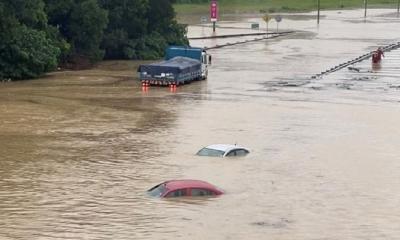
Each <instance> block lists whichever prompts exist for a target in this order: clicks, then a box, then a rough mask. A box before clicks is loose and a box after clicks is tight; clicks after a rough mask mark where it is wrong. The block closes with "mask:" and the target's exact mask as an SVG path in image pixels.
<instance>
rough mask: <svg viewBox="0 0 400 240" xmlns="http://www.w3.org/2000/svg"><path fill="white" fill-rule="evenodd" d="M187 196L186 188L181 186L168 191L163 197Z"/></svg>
mask: <svg viewBox="0 0 400 240" xmlns="http://www.w3.org/2000/svg"><path fill="white" fill-rule="evenodd" d="M185 196H188V194H187V189H186V188H183V189H177V190H173V191H170V192H168V193H167V194H166V195H165V197H166V198H171V197H185Z"/></svg>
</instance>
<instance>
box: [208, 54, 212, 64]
mask: <svg viewBox="0 0 400 240" xmlns="http://www.w3.org/2000/svg"><path fill="white" fill-rule="evenodd" d="M208 64H210V65H211V55H208Z"/></svg>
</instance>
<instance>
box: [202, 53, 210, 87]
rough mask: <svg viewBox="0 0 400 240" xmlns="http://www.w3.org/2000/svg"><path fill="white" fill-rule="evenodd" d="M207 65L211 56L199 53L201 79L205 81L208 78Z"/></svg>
mask: <svg viewBox="0 0 400 240" xmlns="http://www.w3.org/2000/svg"><path fill="white" fill-rule="evenodd" d="M208 65H211V55H209V54H207V52H206V51H205V50H204V51H203V52H202V53H201V77H202V79H203V80H204V79H207V76H208Z"/></svg>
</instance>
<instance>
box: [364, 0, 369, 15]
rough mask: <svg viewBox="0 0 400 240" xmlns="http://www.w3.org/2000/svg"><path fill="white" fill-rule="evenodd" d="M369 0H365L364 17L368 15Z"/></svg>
mask: <svg viewBox="0 0 400 240" xmlns="http://www.w3.org/2000/svg"><path fill="white" fill-rule="evenodd" d="M367 8H368V0H364V18H366V17H367Z"/></svg>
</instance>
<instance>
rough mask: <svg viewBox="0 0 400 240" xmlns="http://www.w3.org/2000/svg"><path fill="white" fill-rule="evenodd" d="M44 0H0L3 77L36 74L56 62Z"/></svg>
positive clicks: (57, 50) (0, 50)
mask: <svg viewBox="0 0 400 240" xmlns="http://www.w3.org/2000/svg"><path fill="white" fill-rule="evenodd" d="M43 7H44V4H43V2H42V1H41V0H26V1H22V0H15V1H11V0H3V1H2V2H0V79H5V78H11V79H25V78H34V77H37V76H40V75H41V74H43V73H45V72H47V71H50V70H52V69H54V68H55V67H56V66H57V56H58V54H59V49H58V47H57V46H55V44H54V41H52V39H50V38H49V36H48V35H47V34H46V31H45V30H46V28H47V19H46V15H45V14H44V9H43Z"/></svg>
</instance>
